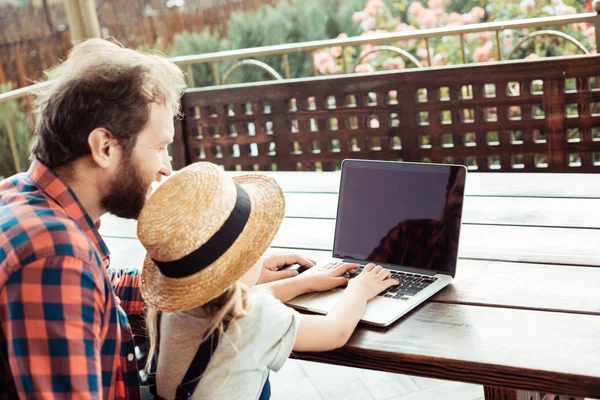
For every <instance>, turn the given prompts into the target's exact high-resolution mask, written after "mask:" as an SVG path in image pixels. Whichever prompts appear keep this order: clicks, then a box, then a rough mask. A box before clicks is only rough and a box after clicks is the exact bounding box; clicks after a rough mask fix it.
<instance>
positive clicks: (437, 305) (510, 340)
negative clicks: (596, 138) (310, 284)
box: [101, 172, 600, 399]
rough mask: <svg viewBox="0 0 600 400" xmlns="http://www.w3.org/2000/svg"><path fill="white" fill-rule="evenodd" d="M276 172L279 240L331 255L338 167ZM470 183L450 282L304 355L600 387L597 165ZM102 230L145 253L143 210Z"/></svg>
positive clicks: (547, 385)
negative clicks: (139, 227) (385, 319)
mask: <svg viewBox="0 0 600 400" xmlns="http://www.w3.org/2000/svg"><path fill="white" fill-rule="evenodd" d="M232 174H233V175H235V173H232ZM269 175H271V176H273V177H274V178H276V179H277V180H278V181H279V183H280V184H281V186H282V187H283V189H284V191H285V193H286V200H287V206H286V219H285V222H284V223H283V226H282V227H281V229H280V231H279V233H278V235H277V237H276V239H275V241H274V243H273V248H275V249H285V250H295V251H297V252H298V253H301V254H306V255H308V256H311V257H313V258H317V259H320V258H325V257H327V256H329V255H330V251H331V248H332V242H333V230H334V224H335V212H336V204H337V191H338V186H339V176H340V175H339V173H336V172H321V173H319V172H276V173H269ZM466 192H467V198H466V201H465V206H464V212H463V219H464V221H463V222H464V224H463V230H462V233H461V242H460V249H459V256H460V258H461V259H460V262H459V265H458V267H457V276H456V279H455V281H454V283H453V284H452V285H451V286H449V287H447V288H446V289H444V290H443V291H441V292H440V293H438V294H437V295H436V296H434V297H433V298H432V300H431V301H428V302H426V303H424V304H423V305H421V306H420V307H418V308H417V309H416V310H414V311H413V312H411V313H410V314H409V315H408V316H405V317H404V318H402V319H400V320H399V321H397V322H396V323H394V324H393V325H391V326H390V327H389V328H385V329H382V328H375V327H370V326H367V325H362V324H361V325H360V326H359V328H358V329H357V330H356V332H355V333H354V335H353V336H352V338H351V340H350V342H349V343H348V344H347V345H346V346H345V347H344V348H342V349H339V350H336V351H330V352H325V353H314V354H309V353H303V354H297V356H298V357H300V358H302V359H305V360H310V361H320V362H325V363H333V364H339V365H346V366H351V367H359V368H368V369H374V370H382V371H388V372H395V373H403V374H411V375H420V376H425V377H432V378H440V379H447V380H456V381H463V382H470V383H477V384H482V385H484V386H485V394H486V398H487V399H500V398H501V399H517V398H527V399H529V398H530V396H533V398H536V397H535V396H539V398H541V395H539V393H542V394H543V393H554V394H567V395H571V396H579V397H598V398H600V268H599V267H600V200H599V199H600V176H599V175H575V174H571V175H567V174H527V173H519V174H490V173H480V174H470V175H469V176H468V182H467V188H466ZM101 233H102V234H103V236H104V237H105V239H106V242H107V244H108V246H109V248H110V249H111V251H112V252H113V257H112V263H113V265H114V266H120V265H141V260H142V259H143V255H144V251H143V249H142V247H141V245H140V244H139V242H138V241H137V239H135V222H134V221H125V220H120V219H118V218H114V217H111V216H107V217H104V218H103V221H102V228H101ZM534 392H538V394H534ZM547 398H554V397H547ZM561 398H570V397H562V396H561Z"/></svg>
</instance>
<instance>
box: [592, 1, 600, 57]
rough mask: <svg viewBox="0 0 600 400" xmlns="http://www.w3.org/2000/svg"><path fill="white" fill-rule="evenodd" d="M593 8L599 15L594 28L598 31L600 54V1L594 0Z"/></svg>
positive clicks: (599, 51) (597, 41) (598, 51)
mask: <svg viewBox="0 0 600 400" xmlns="http://www.w3.org/2000/svg"><path fill="white" fill-rule="evenodd" d="M592 7H594V11H596V12H597V13H598V15H596V18H595V19H596V21H594V27H595V30H596V53H600V0H594V2H593V3H592Z"/></svg>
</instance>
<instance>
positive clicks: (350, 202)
mask: <svg viewBox="0 0 600 400" xmlns="http://www.w3.org/2000/svg"><path fill="white" fill-rule="evenodd" d="M465 179H466V169H465V168H464V167H462V166H454V165H439V164H416V163H415V164H413V163H397V162H380V161H360V160H345V161H344V163H343V165H342V175H341V184H340V197H339V202H338V211H337V221H336V229H335V239H334V245H333V255H334V257H338V258H351V259H356V260H363V261H370V262H374V263H388V264H396V265H401V266H406V267H416V268H424V269H430V270H435V271H439V272H443V273H446V274H450V275H454V272H455V270H456V259H457V253H458V239H459V233H460V224H461V215H462V206H463V200H464V187H465Z"/></svg>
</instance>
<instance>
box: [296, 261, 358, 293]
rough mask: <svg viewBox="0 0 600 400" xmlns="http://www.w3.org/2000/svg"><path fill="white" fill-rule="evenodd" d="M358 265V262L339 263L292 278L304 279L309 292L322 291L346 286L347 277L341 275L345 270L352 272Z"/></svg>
mask: <svg viewBox="0 0 600 400" xmlns="http://www.w3.org/2000/svg"><path fill="white" fill-rule="evenodd" d="M358 267H359V265H358V264H347V263H346V264H339V265H336V266H335V267H333V268H330V269H326V270H324V271H319V272H315V273H314V274H306V275H305V274H300V275H298V276H297V277H296V278H294V279H297V280H302V281H304V283H305V284H306V285H307V288H308V291H309V292H324V291H326V290H330V289H333V288H336V287H338V286H346V285H347V284H348V278H344V277H342V275H344V273H346V272H352V271H353V270H354V269H356V268H358Z"/></svg>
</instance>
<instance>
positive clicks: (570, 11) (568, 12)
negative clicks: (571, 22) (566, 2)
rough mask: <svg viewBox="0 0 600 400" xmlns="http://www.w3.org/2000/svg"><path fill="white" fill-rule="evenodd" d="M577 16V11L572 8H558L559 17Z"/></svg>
mask: <svg viewBox="0 0 600 400" xmlns="http://www.w3.org/2000/svg"><path fill="white" fill-rule="evenodd" d="M572 14H577V10H576V9H575V7H573V6H562V7H560V15H572Z"/></svg>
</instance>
